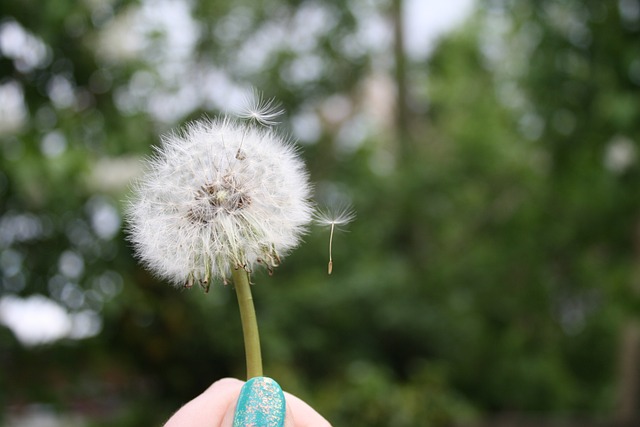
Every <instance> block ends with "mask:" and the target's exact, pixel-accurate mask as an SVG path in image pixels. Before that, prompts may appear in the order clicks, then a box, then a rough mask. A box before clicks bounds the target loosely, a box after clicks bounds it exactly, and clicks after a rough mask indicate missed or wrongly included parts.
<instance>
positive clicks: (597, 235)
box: [0, 0, 640, 427]
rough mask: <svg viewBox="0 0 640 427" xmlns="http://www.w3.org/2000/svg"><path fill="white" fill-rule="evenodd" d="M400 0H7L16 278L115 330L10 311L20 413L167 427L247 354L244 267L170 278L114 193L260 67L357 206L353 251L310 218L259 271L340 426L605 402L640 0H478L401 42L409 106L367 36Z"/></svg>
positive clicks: (308, 378)
mask: <svg viewBox="0 0 640 427" xmlns="http://www.w3.org/2000/svg"><path fill="white" fill-rule="evenodd" d="M390 11H391V8H390V7H389V5H388V4H387V3H386V2H383V1H366V0H350V1H348V2H339V1H328V2H317V1H311V0H308V1H282V0H280V1H278V0H269V1H264V2H258V4H254V2H249V1H237V2H223V1H207V2H205V1H194V2H179V1H175V2H172V1H162V2H153V1H145V2H134V1H129V0H114V1H109V2H99V1H85V2H75V1H71V0H58V1H56V2H38V1H33V0H26V1H17V0H9V1H4V2H3V3H2V4H1V5H0V40H2V43H0V53H1V55H0V103H2V104H3V105H4V106H0V111H2V112H3V113H4V118H2V117H0V150H1V151H2V156H0V195H1V197H0V213H1V215H2V216H1V217H0V261H1V263H0V265H1V267H2V270H1V271H0V273H1V282H0V284H1V288H0V296H2V297H3V301H5V302H6V298H7V297H10V296H19V297H23V298H27V297H28V296H32V295H38V294H41V295H45V296H47V297H48V298H50V299H51V300H53V301H56V302H57V303H58V304H60V305H61V306H62V307H64V308H65V309H66V310H67V311H68V312H69V313H71V314H78V313H85V314H86V313H90V314H91V315H93V316H94V318H95V317H96V316H97V317H98V318H99V319H100V320H99V326H98V330H99V333H98V334H97V335H96V334H91V333H89V334H87V337H85V338H83V339H74V338H69V337H67V338H64V339H60V340H57V341H55V342H52V343H48V344H41V345H31V346H29V345H27V346H25V345H23V344H22V343H21V342H20V341H19V340H18V339H17V338H16V337H15V336H14V335H13V334H12V333H11V332H10V331H9V329H7V328H6V327H4V326H0V361H1V363H2V365H1V366H2V369H1V371H0V408H3V410H4V414H2V413H0V416H2V415H5V416H7V417H9V416H13V415H14V414H16V413H20V412H21V411H24V410H25V408H30V407H31V405H33V404H46V405H50V407H52V408H54V410H55V411H60V412H62V413H79V414H82V415H83V417H84V418H86V419H87V420H88V422H89V423H90V425H95V426H102V425H119V426H128V425H131V426H134V425H153V424H156V425H157V424H159V423H161V422H162V420H164V419H166V418H167V417H168V416H169V415H170V414H171V413H172V412H173V411H175V410H176V409H177V408H178V407H179V406H180V405H181V404H182V403H184V402H185V401H187V400H189V399H191V398H192V397H194V396H195V395H196V394H198V393H200V392H201V391H202V390H203V389H205V388H206V387H207V386H208V385H209V384H210V383H211V382H213V381H215V380H216V379H219V378H221V377H224V376H235V377H242V376H243V374H244V373H243V369H244V360H243V357H244V356H243V348H242V341H241V336H242V335H241V331H240V322H239V315H238V313H237V308H236V303H235V298H234V295H233V289H232V287H231V286H223V285H222V284H220V285H219V286H214V287H213V288H212V290H211V292H210V293H209V294H207V295H204V294H202V292H200V290H199V289H193V290H191V291H188V292H187V291H181V290H176V289H173V288H170V287H169V286H167V285H165V284H163V283H160V282H159V281H158V280H156V279H154V278H153V277H152V276H150V274H149V273H148V272H146V271H144V270H143V269H142V268H141V267H140V266H139V265H137V263H136V262H135V260H134V258H133V256H132V253H131V249H130V247H129V245H128V244H127V243H126V241H125V238H124V232H123V231H122V228H121V227H120V224H119V221H120V217H119V216H118V215H115V216H114V212H119V211H120V210H121V207H122V206H123V204H124V203H125V200H126V197H127V182H128V180H129V178H130V177H132V176H134V175H135V173H136V171H137V167H138V166H137V165H138V159H139V158H140V157H141V156H143V155H146V154H149V153H150V151H151V146H152V145H153V144H154V143H156V142H157V141H158V135H159V134H161V133H163V132H166V131H168V130H169V129H171V128H174V127H176V126H178V125H179V124H181V123H183V122H185V121H187V120H189V119H193V118H196V117H199V116H200V115H201V114H203V113H204V114H209V115H214V114H218V113H220V112H221V110H224V109H225V108H226V107H228V106H227V102H229V103H231V101H232V100H234V99H236V98H237V89H236V88H238V87H248V86H251V85H253V86H255V87H257V88H258V89H260V90H263V91H264V92H265V94H266V95H267V96H273V97H275V98H277V99H278V100H280V101H281V102H282V103H283V105H284V107H285V108H286V111H287V114H288V116H287V118H286V120H285V121H284V123H283V124H282V127H284V128H288V127H290V128H291V129H292V130H293V131H294V133H295V135H296V136H297V137H298V138H300V139H301V140H302V142H303V144H304V146H303V155H304V156H305V158H306V159H307V162H308V165H309V168H310V172H311V176H312V179H313V180H314V181H315V182H316V183H317V186H316V193H317V197H318V201H319V202H320V203H323V202H328V203H332V202H341V201H345V200H346V201H351V202H352V203H353V205H354V206H355V208H356V210H357V212H358V218H357V220H356V222H355V223H353V224H352V225H351V226H350V227H349V232H348V233H340V234H338V235H336V236H335V240H334V243H335V247H334V260H335V268H334V274H333V275H332V276H330V277H327V275H326V271H325V268H326V264H325V262H326V246H327V239H328V236H327V235H326V233H325V232H322V231H321V230H313V231H312V233H310V234H309V235H308V236H307V238H306V242H305V243H304V244H303V245H302V246H301V247H300V248H299V249H298V250H297V251H295V252H294V253H293V254H292V255H291V256H289V257H288V258H287V259H286V260H285V262H284V264H283V266H282V267H280V268H279V269H278V271H277V272H276V274H275V275H274V276H273V277H268V276H267V275H266V274H264V273H258V274H256V275H255V277H254V278H253V281H254V282H255V283H256V286H255V287H254V292H255V295H254V296H255V300H256V304H257V310H258V317H259V321H260V328H261V333H262V336H263V347H264V349H263V353H264V357H265V364H266V366H265V371H266V373H267V374H268V375H270V376H272V377H274V378H277V379H278V381H279V382H280V383H281V384H282V385H283V387H284V388H285V389H287V390H288V391H290V392H292V393H294V394H297V395H299V396H300V397H302V398H303V399H305V400H307V401H308V402H310V403H311V404H312V405H313V406H314V407H316V408H317V409H318V410H319V411H320V412H321V413H323V414H324V415H325V416H326V417H327V418H328V419H329V420H330V421H331V422H332V423H333V424H335V425H336V426H339V425H349V426H400V427H401V426H413V425H425V426H451V425H470V424H469V423H473V422H476V421H478V420H482V419H483V418H484V417H488V416H490V415H491V414H494V413H500V412H521V413H531V412H535V413H548V414H552V415H554V416H567V415H570V414H582V415H585V414H586V415H587V416H591V417H595V418H600V417H611V416H612V413H613V410H614V403H615V399H616V395H615V390H616V385H617V383H618V381H619V380H620V378H618V376H617V375H618V371H617V368H616V364H617V363H618V359H619V357H620V351H621V350H620V348H621V347H620V346H619V341H620V333H619V332H620V331H621V330H622V328H623V327H624V325H625V324H626V323H627V322H629V321H630V319H634V318H635V316H636V315H637V310H638V309H637V307H638V294H637V291H636V290H635V289H634V285H635V284H636V282H637V278H638V274H639V273H638V267H637V263H638V262H639V260H640V252H639V251H640V242H639V240H638V239H639V238H638V236H637V234H636V230H637V227H638V224H639V223H638V220H639V219H640V216H639V214H640V199H639V198H638V197H637V195H638V191H639V190H640V179H639V173H640V167H639V166H638V158H637V157H638V153H637V151H638V142H639V141H640V97H638V89H639V85H640V57H639V56H638V52H640V37H638V32H639V30H640V5H639V4H638V2H637V1H632V0H621V1H619V2H600V1H577V0H569V1H560V0H542V1H537V2H529V1H526V0H510V1H506V2H503V1H484V2H479V3H478V4H477V10H476V12H475V14H474V16H473V17H472V18H471V19H470V20H469V21H468V23H467V25H466V26H465V27H464V28H462V29H461V30H459V31H457V32H456V33H454V34H451V35H449V36H447V37H446V38H445V39H443V40H441V42H440V43H439V44H438V46H437V48H436V50H435V51H434V52H433V53H432V54H431V56H430V57H429V59H428V60H427V59H425V58H417V59H416V58H410V59H409V58H408V59H407V60H408V67H407V76H408V81H409V82H410V85H409V99H410V101H411V102H410V105H409V108H408V109H407V111H408V113H407V114H409V115H410V117H409V118H408V120H406V121H402V122H401V123H406V124H407V125H408V126H409V129H404V130H403V132H398V129H397V126H396V125H394V121H393V118H392V117H391V116H392V113H390V114H387V115H386V116H385V114H384V113H385V112H387V113H388V111H390V110H391V107H392V104H393V99H389V98H386V101H388V103H387V104H385V103H384V102H382V103H380V102H378V103H377V104H376V103H374V102H372V101H371V99H369V98H367V93H368V90H369V89H371V87H374V88H377V89H380V88H383V89H384V88H385V87H388V84H389V79H390V77H389V76H392V75H393V73H392V70H393V64H390V63H389V58H391V57H392V55H391V53H390V51H391V49H392V44H391V43H386V44H385V43H382V44H381V45H377V44H375V43H373V44H371V43H367V41H366V39H363V38H362V37H363V36H361V34H362V33H363V31H364V30H363V27H364V26H365V24H366V23H367V22H370V21H371V20H374V19H382V20H383V21H384V19H386V18H387V17H388V15H389V13H391V12H390ZM16 28H18V29H17V30H16ZM12 31H13V32H12ZM12 34H13V36H12ZM16 34H18V35H16ZM20 34H22V35H20ZM359 34H360V35H359ZM25 35H26V36H25ZM11 37H13V38H11ZM7 40H9V41H10V42H11V43H10V42H9V41H7ZM25 40H26V41H25ZM34 40H35V41H34ZM20 43H22V44H20ZM10 45H12V46H14V48H11V47H10ZM15 46H22V48H21V50H20V49H19V50H18V51H16V49H15ZM25 46H26V47H25ZM381 76H382V78H381ZM385 83H386V84H387V86H385ZM391 83H393V81H391ZM375 84H377V85H378V86H373V85H375ZM368 85H370V86H371V87H369V86H368ZM392 88H393V86H392ZM383 92H384V91H383ZM390 93H391V94H393V89H392V90H391V91H390ZM12 103H13V104H12ZM12 105H13V106H12ZM376 108H377V110H376ZM385 108H386V110H385ZM372 111H373V112H372ZM380 112H382V114H381V115H380ZM376 114H378V116H376ZM376 117H377V118H376ZM380 117H382V119H380ZM396 135H404V139H402V138H398V137H397V136H396ZM72 261H73V262H75V264H73V262H72ZM69 262H71V264H69V265H71V267H69V265H68V263H69ZM78 263H79V266H78ZM74 265H75V266H76V268H75V270H74V268H73V266H74ZM0 410H2V409H0Z"/></svg>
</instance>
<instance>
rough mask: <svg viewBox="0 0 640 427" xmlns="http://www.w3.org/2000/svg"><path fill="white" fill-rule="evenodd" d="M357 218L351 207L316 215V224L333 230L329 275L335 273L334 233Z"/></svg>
mask: <svg viewBox="0 0 640 427" xmlns="http://www.w3.org/2000/svg"><path fill="white" fill-rule="evenodd" d="M355 218H356V213H355V211H354V210H353V209H352V208H351V207H350V206H343V207H340V208H334V209H331V208H329V209H326V210H320V211H318V212H317V213H316V215H315V218H314V221H315V222H316V224H318V225H321V226H324V227H330V228H331V231H330V232H329V264H328V266H327V272H328V274H331V272H332V271H333V256H332V247H333V231H334V230H335V229H336V227H340V226H344V225H347V224H349V223H350V222H351V221H353V220H354V219H355Z"/></svg>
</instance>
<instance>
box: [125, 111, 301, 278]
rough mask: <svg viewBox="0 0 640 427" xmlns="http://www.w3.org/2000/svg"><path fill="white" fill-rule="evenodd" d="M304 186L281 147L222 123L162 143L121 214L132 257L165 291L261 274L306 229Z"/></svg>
mask: <svg viewBox="0 0 640 427" xmlns="http://www.w3.org/2000/svg"><path fill="white" fill-rule="evenodd" d="M310 193H311V186H310V184H309V181H308V176H307V172H306V169H305V166H304V164H303V162H302V161H301V159H300V158H299V156H298V153H297V152H296V149H295V148H294V147H293V145H292V144H291V143H290V142H289V140H288V139H286V138H284V137H282V136H280V135H279V134H277V133H276V132H274V131H273V130H271V129H266V128H261V127H256V126H253V125H250V124H246V123H242V122H238V121H235V120H233V119H230V118H223V119H218V120H208V119H207V120H201V121H196V122H193V123H191V124H189V125H187V126H186V127H185V128H184V130H183V131H181V132H178V133H172V134H169V135H167V136H165V137H164V138H163V139H162V144H161V145H160V146H159V147H157V148H156V151H155V154H154V155H153V156H152V157H151V158H150V159H148V161H147V172H146V173H145V175H144V176H143V177H142V178H141V179H140V180H139V181H138V182H137V184H136V185H135V187H134V191H133V196H132V198H131V201H130V203H129V206H128V209H127V218H128V224H129V225H128V231H129V239H130V241H131V242H132V243H133V246H134V249H135V251H136V254H137V256H138V258H139V259H140V260H141V261H142V262H143V263H144V264H145V265H146V266H147V267H148V268H149V269H151V270H152V271H154V272H155V273H156V274H157V275H159V276H161V277H163V278H165V279H168V280H170V281H171V282H173V283H174V284H175V285H184V286H186V287H190V286H192V285H193V284H194V283H199V284H201V285H202V286H203V287H204V288H205V289H208V287H209V284H210V281H211V280H213V279H215V278H218V279H221V280H222V281H224V283H226V282H227V278H228V277H229V276H230V272H231V269H234V268H235V269H237V268H244V269H246V270H247V271H251V270H252V269H253V267H254V266H255V265H256V264H262V265H264V266H266V268H267V269H268V270H269V272H272V270H273V268H275V267H277V266H278V265H279V263H280V259H281V257H282V256H283V255H285V254H286V253H287V252H288V251H290V250H291V249H292V248H294V247H295V246H297V245H298V243H299V242H300V238H301V236H302V234H303V233H304V232H305V231H306V227H307V225H308V224H309V222H310V221H311V217H312V207H311V204H310V200H309V198H310Z"/></svg>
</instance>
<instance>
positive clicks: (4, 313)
mask: <svg viewBox="0 0 640 427" xmlns="http://www.w3.org/2000/svg"><path fill="white" fill-rule="evenodd" d="M0 323H1V324H3V325H5V326H6V327H8V328H9V329H10V330H11V332H13V334H14V335H15V336H16V338H17V339H18V340H19V341H20V342H21V343H22V344H23V345H24V346H27V347H31V346H35V345H40V344H47V343H51V342H54V341H58V340H60V339H63V338H72V339H83V338H89V337H92V336H95V335H97V334H98V333H99V332H100V330H101V329H102V320H101V318H100V316H99V315H98V314H97V313H96V312H94V311H91V310H82V311H79V312H77V313H69V312H68V311H67V310H65V309H64V307H62V306H61V305H60V304H58V303H56V302H55V301H53V300H51V299H49V298H47V297H45V296H43V295H33V296H30V297H28V298H20V297H17V296H14V295H8V296H5V297H2V298H0Z"/></svg>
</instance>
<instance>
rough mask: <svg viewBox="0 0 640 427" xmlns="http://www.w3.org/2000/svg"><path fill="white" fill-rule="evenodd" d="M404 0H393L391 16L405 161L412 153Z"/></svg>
mask: <svg viewBox="0 0 640 427" xmlns="http://www.w3.org/2000/svg"><path fill="white" fill-rule="evenodd" d="M403 3H404V1H403V0H392V6H391V7H392V9H391V16H392V19H393V56H394V61H395V81H396V90H397V93H396V111H395V128H396V135H397V138H398V144H399V150H398V151H399V153H398V154H399V155H400V159H401V161H404V160H406V159H407V158H408V156H409V155H410V147H409V144H410V142H409V117H408V110H409V109H408V107H407V71H406V68H407V67H406V64H407V58H406V52H405V44H404V19H403V15H402V12H403Z"/></svg>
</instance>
